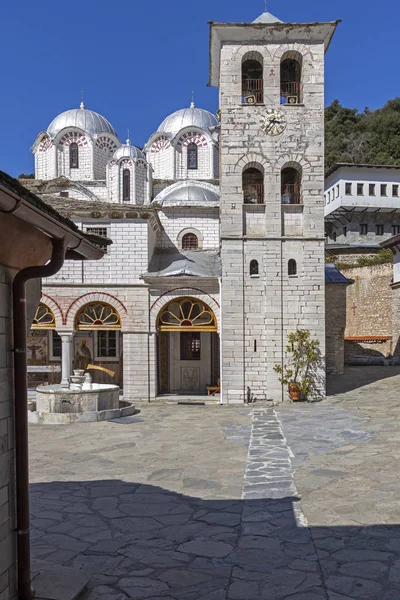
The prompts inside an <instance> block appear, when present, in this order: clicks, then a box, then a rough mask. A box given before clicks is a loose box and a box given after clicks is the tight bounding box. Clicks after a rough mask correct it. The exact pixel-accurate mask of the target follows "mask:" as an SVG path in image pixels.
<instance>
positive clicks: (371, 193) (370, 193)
mask: <svg viewBox="0 0 400 600" xmlns="http://www.w3.org/2000/svg"><path fill="white" fill-rule="evenodd" d="M375 188H376V185H375V184H374V183H370V184H369V195H370V196H375Z"/></svg>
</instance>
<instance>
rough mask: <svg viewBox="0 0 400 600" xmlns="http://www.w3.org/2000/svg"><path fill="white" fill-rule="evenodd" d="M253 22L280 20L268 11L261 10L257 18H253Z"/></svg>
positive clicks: (277, 21) (276, 21)
mask: <svg viewBox="0 0 400 600" xmlns="http://www.w3.org/2000/svg"><path fill="white" fill-rule="evenodd" d="M253 23H282V21H281V20H280V19H277V17H274V15H272V14H271V13H270V12H263V14H262V15H260V16H259V17H257V19H254V21H253Z"/></svg>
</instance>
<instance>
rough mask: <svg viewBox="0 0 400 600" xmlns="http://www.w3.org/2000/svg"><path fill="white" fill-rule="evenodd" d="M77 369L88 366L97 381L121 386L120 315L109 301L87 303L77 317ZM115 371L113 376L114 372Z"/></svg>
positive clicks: (75, 350)
mask: <svg viewBox="0 0 400 600" xmlns="http://www.w3.org/2000/svg"><path fill="white" fill-rule="evenodd" d="M75 326H76V327H75V328H76V331H75V334H74V349H73V364H74V368H75V369H85V370H86V369H87V366H88V365H89V364H90V365H93V367H94V368H93V367H92V368H91V369H90V373H91V375H92V377H93V381H94V382H96V383H115V384H116V385H122V343H121V332H120V330H121V318H120V315H119V313H118V312H117V311H116V310H115V308H114V307H113V306H111V305H110V304H107V303H106V302H90V303H89V304H85V305H84V306H83V307H82V308H81V309H80V311H79V312H78V314H77V316H76V323H75ZM111 373H113V375H112V374H111Z"/></svg>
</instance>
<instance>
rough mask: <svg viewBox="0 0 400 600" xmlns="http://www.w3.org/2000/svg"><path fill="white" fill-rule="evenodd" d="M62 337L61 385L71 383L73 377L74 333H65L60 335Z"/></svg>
mask: <svg viewBox="0 0 400 600" xmlns="http://www.w3.org/2000/svg"><path fill="white" fill-rule="evenodd" d="M59 335H60V337H61V383H66V382H68V381H69V376H70V375H72V340H73V335H74V334H73V332H72V331H68V332H66V331H63V332H62V333H60V334H59Z"/></svg>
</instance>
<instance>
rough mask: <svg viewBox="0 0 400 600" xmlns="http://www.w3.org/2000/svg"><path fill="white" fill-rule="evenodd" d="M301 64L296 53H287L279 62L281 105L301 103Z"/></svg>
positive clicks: (299, 55) (300, 59) (299, 56)
mask: <svg viewBox="0 0 400 600" xmlns="http://www.w3.org/2000/svg"><path fill="white" fill-rule="evenodd" d="M302 62H303V58H302V56H301V54H299V53H298V52H287V53H286V54H284V55H283V57H282V61H281V104H300V103H301V102H302V101H303V98H302V96H303V94H302V92H303V90H302V83H301V79H302V74H301V71H302Z"/></svg>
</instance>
